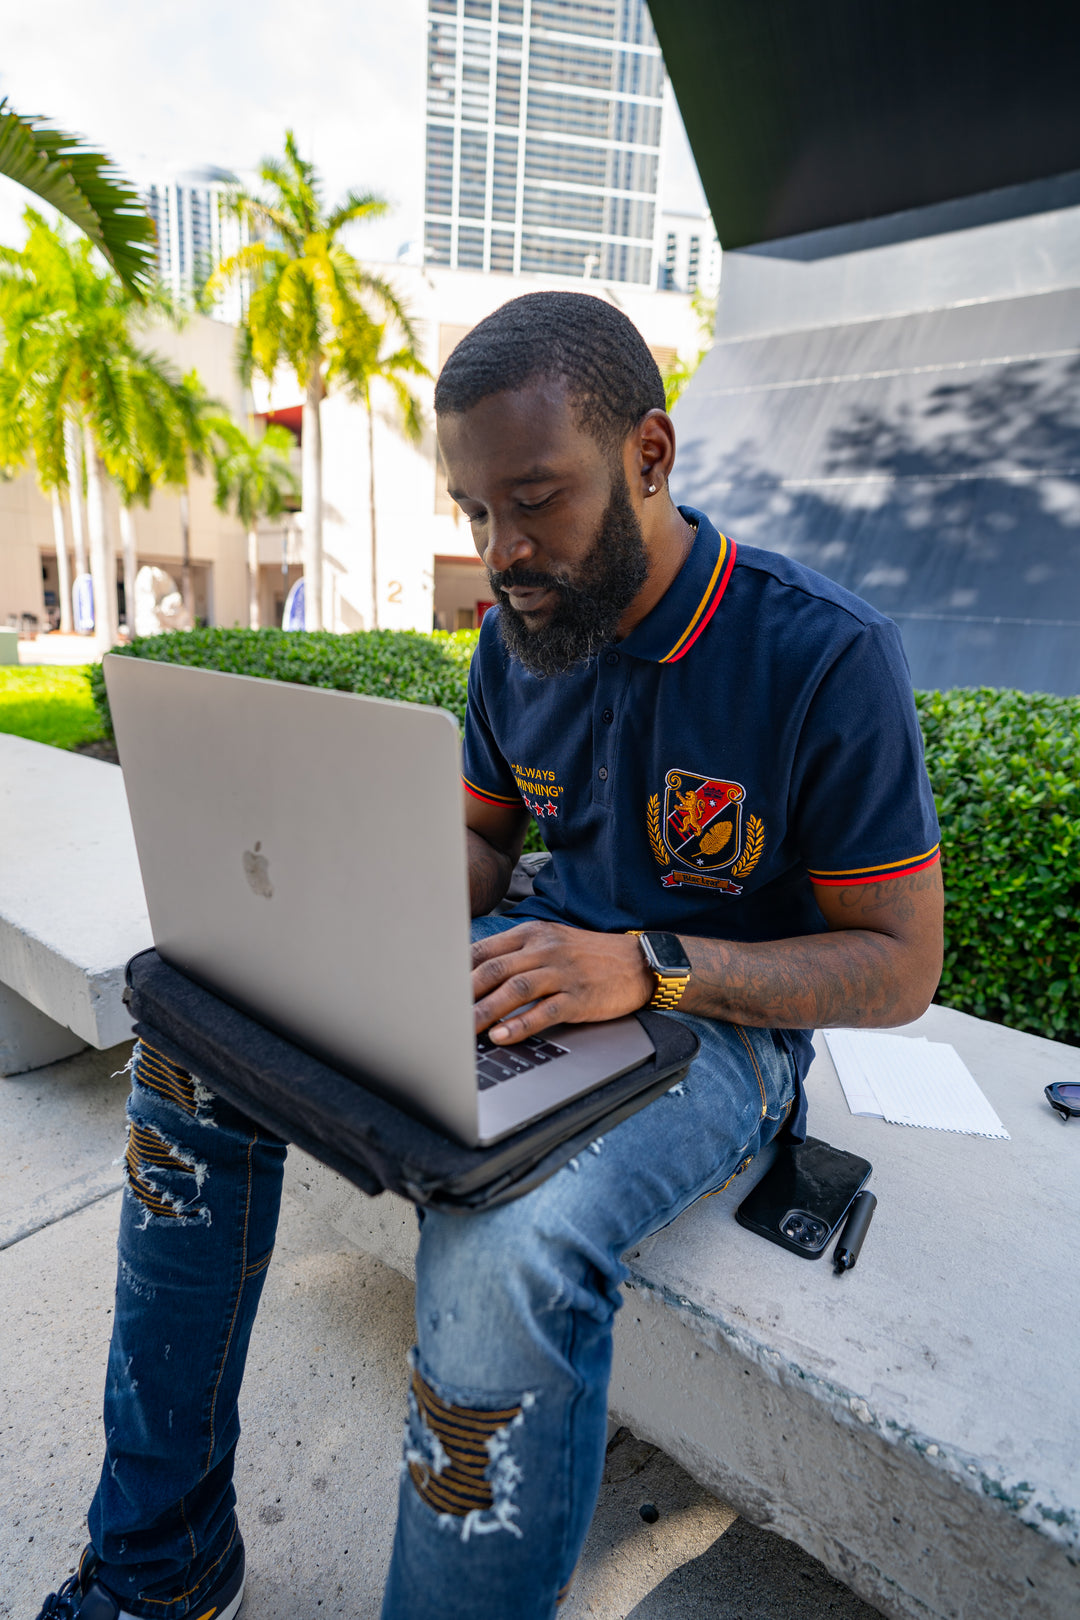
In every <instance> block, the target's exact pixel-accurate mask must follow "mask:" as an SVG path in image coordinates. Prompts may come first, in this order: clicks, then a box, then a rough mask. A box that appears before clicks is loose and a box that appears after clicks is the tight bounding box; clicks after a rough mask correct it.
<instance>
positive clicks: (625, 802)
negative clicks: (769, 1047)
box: [464, 507, 938, 1078]
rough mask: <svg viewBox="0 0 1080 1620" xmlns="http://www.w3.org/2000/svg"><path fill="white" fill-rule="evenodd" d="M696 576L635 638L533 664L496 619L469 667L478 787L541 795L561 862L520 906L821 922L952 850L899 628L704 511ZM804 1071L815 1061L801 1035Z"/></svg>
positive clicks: (613, 926)
mask: <svg viewBox="0 0 1080 1620" xmlns="http://www.w3.org/2000/svg"><path fill="white" fill-rule="evenodd" d="M681 510H682V512H683V515H684V517H686V518H687V519H688V520H689V521H690V522H691V523H693V522H696V523H697V526H698V528H697V536H696V538H695V541H694V544H693V546H692V548H691V551H690V554H689V556H688V558H687V560H686V562H685V563H684V564H683V566H682V568H681V570H680V572H679V574H678V575H677V577H676V579H675V580H674V582H673V583H672V585H671V586H670V588H669V589H668V591H667V592H666V594H665V595H664V596H663V597H662V598H661V600H660V601H659V602H658V603H657V604H656V606H655V607H654V608H653V610H652V611H651V613H649V614H648V615H647V617H646V618H644V619H643V620H642V621H641V623H640V624H638V625H637V626H635V628H634V629H633V630H632V631H631V632H630V634H629V635H628V636H627V637H626V638H625V639H624V640H622V641H619V642H615V643H613V644H612V645H611V646H608V647H605V648H604V649H602V651H601V652H600V653H599V654H598V655H597V656H596V657H595V658H593V659H591V660H590V661H589V662H588V663H587V664H581V665H578V666H576V667H575V668H573V669H571V670H569V671H568V672H567V673H566V674H564V675H555V676H546V677H539V676H535V675H531V674H529V673H528V671H527V670H525V669H524V668H523V667H522V665H521V664H520V663H519V662H518V660H516V659H514V658H512V657H511V656H510V655H509V653H508V652H507V651H506V649H505V647H504V646H503V643H502V638H501V637H500V635H499V633H498V624H497V610H493V611H491V612H489V613H488V614H486V615H485V618H484V623H483V626H482V628H481V632H480V640H479V645H478V647H477V650H476V654H475V656H474V658H473V662H472V667H471V669H470V673H469V706H468V713H467V715H466V721H465V747H464V776H465V786H466V789H467V790H468V792H469V793H471V794H473V795H475V796H476V797H477V798H480V799H483V800H486V801H488V802H490V803H494V804H497V805H509V806H514V807H520V806H524V808H525V809H526V810H528V812H529V814H530V815H532V816H534V817H535V818H536V820H537V822H538V823H539V827H540V833H541V836H542V838H543V841H544V843H545V845H546V846H547V848H548V849H549V850H550V852H551V856H552V859H551V862H550V863H549V864H548V865H547V866H546V867H544V868H543V869H542V871H541V872H540V874H539V876H538V877H537V880H536V892H535V894H534V895H533V896H532V897H531V898H530V899H527V900H524V901H522V903H521V904H520V905H519V906H518V908H517V911H516V913H515V915H517V916H519V917H521V918H522V919H523V920H524V919H525V918H530V917H542V918H549V919H551V920H553V921H556V922H563V923H569V924H571V925H573V926H575V927H578V928H588V929H595V930H597V931H599V932H603V933H617V932H621V931H623V930H625V929H628V928H662V929H669V930H671V931H672V932H673V933H676V934H684V935H689V936H693V935H698V936H704V937H707V938H715V939H730V940H771V939H787V938H791V937H792V936H795V935H803V934H815V933H820V932H822V931H823V930H824V929H825V926H826V924H825V919H824V917H823V916H822V914H821V911H820V910H819V909H818V906H817V903H816V901H815V898H814V888H815V885H820V886H823V887H827V886H830V885H832V886H839V885H847V884H859V883H879V882H882V881H883V880H885V879H888V878H893V877H900V876H903V875H905V874H907V873H910V872H916V871H918V870H919V869H920V868H921V867H924V866H928V865H930V864H931V863H932V862H933V861H936V860H937V858H938V827H937V818H936V816H935V812H934V800H933V795H932V793H931V791H930V784H929V782H928V780H927V776H926V769H925V766H924V764H923V752H922V738H921V735H920V732H919V726H918V721H917V719H916V715H915V704H914V700H913V697H912V691H911V677H910V674H909V671H908V666H907V660H906V658H905V656H904V651H903V647H902V645H901V642H900V636H899V632H898V631H897V629H896V626H895V625H894V624H893V623H892V622H891V620H889V619H887V618H885V617H884V616H883V615H882V614H880V613H878V612H877V611H876V610H875V609H874V608H872V607H870V606H869V605H868V604H867V603H866V602H863V601H861V600H860V599H859V598H858V597H857V596H853V595H851V593H850V592H848V591H845V590H843V589H841V587H840V586H838V585H834V584H833V583H832V581H831V580H828V579H825V578H824V576H823V575H821V574H816V573H814V572H813V571H812V570H811V569H809V568H804V567H803V566H802V565H801V564H800V563H797V562H794V561H792V560H791V559H790V558H788V557H782V556H779V555H778V554H776V553H774V552H769V551H760V550H757V549H754V548H752V547H749V546H739V547H738V548H736V545H735V543H734V541H732V540H730V539H728V538H727V537H726V536H724V535H721V534H719V533H718V532H717V530H716V529H715V528H714V527H713V525H712V524H711V523H710V522H709V520H708V518H706V517H705V516H704V515H703V514H702V513H700V512H696V511H694V510H693V509H691V508H689V507H683V508H681ZM784 1038H785V1039H786V1040H787V1041H788V1043H789V1045H790V1047H791V1049H792V1051H793V1053H794V1055H795V1057H796V1061H797V1064H798V1068H799V1073H800V1078H801V1076H802V1075H803V1074H805V1071H806V1069H807V1068H808V1066H809V1063H810V1059H811V1058H812V1056H813V1048H812V1046H811V1043H810V1038H809V1034H808V1032H806V1031H802V1030H798V1031H787V1032H784Z"/></svg>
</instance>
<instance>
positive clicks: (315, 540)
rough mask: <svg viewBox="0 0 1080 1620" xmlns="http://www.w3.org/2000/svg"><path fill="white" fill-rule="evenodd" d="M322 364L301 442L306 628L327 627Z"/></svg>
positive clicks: (314, 371) (311, 385)
mask: <svg viewBox="0 0 1080 1620" xmlns="http://www.w3.org/2000/svg"><path fill="white" fill-rule="evenodd" d="M320 371H321V366H320V364H319V363H316V364H314V365H313V366H312V368H311V378H310V381H309V382H308V385H307V392H306V395H305V398H304V419H303V433H302V444H301V474H302V479H301V491H302V494H301V498H302V501H303V509H304V629H305V630H321V629H322V627H323V612H322V605H323V604H322V599H323V536H322V522H323V511H322V505H323V501H322V422H321V420H320V417H319V407H320V404H321V403H322V377H321V375H320Z"/></svg>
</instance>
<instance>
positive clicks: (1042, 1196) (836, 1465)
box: [287, 1007, 1080, 1620]
mask: <svg viewBox="0 0 1080 1620" xmlns="http://www.w3.org/2000/svg"><path fill="white" fill-rule="evenodd" d="M902 1033H905V1034H907V1033H910V1034H912V1035H926V1036H928V1037H929V1038H930V1039H931V1040H941V1041H949V1042H951V1043H952V1044H953V1045H954V1046H955V1047H956V1049H957V1050H958V1052H959V1053H960V1054H961V1056H962V1057H963V1058H964V1060H965V1062H966V1063H967V1064H968V1067H969V1068H970V1069H971V1072H972V1073H973V1074H974V1076H975V1078H976V1079H977V1081H978V1082H979V1084H980V1085H981V1086H982V1088H983V1090H984V1091H985V1092H986V1094H987V1096H988V1097H989V1098H990V1100H991V1102H992V1103H993V1105H994V1107H995V1108H996V1109H997V1111H998V1113H999V1114H1000V1116H1001V1118H1002V1120H1003V1121H1004V1123H1005V1126H1006V1129H1007V1130H1008V1131H1009V1132H1010V1134H1011V1138H1012V1140H1011V1141H1009V1142H999V1141H989V1140H985V1139H981V1138H975V1137H965V1136H957V1135H953V1134H950V1133H947V1132H941V1131H928V1130H916V1129H910V1128H906V1127H903V1126H898V1125H888V1124H885V1123H884V1122H883V1121H880V1120H872V1119H862V1118H854V1117H853V1116H852V1115H851V1114H850V1113H849V1112H848V1108H847V1104H846V1102H845V1100H844V1097H843V1093H842V1092H841V1089H840V1085H839V1082H838V1080H837V1079H836V1075H835V1071H834V1070H833V1067H832V1064H831V1062H830V1060H829V1057H828V1054H827V1052H826V1051H825V1048H824V1044H823V1042H822V1041H821V1039H820V1037H819V1038H818V1041H817V1048H818V1053H819V1055H818V1057H817V1060H816V1062H815V1063H814V1065H813V1068H812V1070H811V1073H810V1077H809V1080H808V1089H809V1097H810V1121H811V1128H812V1130H813V1132H814V1134H815V1135H818V1136H822V1137H824V1138H825V1139H826V1140H827V1141H829V1142H833V1143H835V1144H836V1145H837V1146H840V1147H846V1148H849V1149H850V1150H852V1151H853V1152H857V1153H861V1154H863V1155H864V1156H865V1157H867V1158H869V1159H870V1160H871V1162H872V1163H873V1165H874V1174H873V1179H872V1186H873V1188H874V1190H875V1191H876V1193H877V1195H878V1199H879V1207H878V1211H877V1215H876V1217H875V1220H874V1223H873V1225H872V1227H871V1229H870V1233H869V1236H868V1238H867V1240H866V1244H865V1246H864V1249H863V1252H862V1256H861V1257H860V1260H859V1263H858V1266H857V1267H856V1269H855V1270H854V1271H853V1272H851V1273H850V1274H849V1275H847V1276H845V1277H842V1278H840V1277H836V1276H835V1275H834V1273H833V1272H832V1270H831V1268H830V1266H829V1263H828V1261H827V1260H821V1261H815V1262H808V1261H806V1260H803V1259H801V1258H799V1257H797V1256H795V1255H789V1254H788V1253H786V1252H785V1251H784V1250H782V1249H779V1248H777V1247H776V1246H775V1245H773V1244H769V1243H766V1242H764V1241H762V1240H761V1239H760V1238H757V1237H755V1236H754V1235H753V1234H751V1233H749V1232H746V1231H744V1230H743V1229H742V1228H741V1227H740V1226H738V1225H736V1223H735V1220H734V1216H733V1212H734V1208H735V1205H736V1204H737V1203H738V1202H739V1201H740V1200H741V1199H742V1198H743V1197H744V1196H745V1194H746V1193H747V1192H748V1191H749V1189H750V1186H751V1185H752V1184H753V1182H754V1180H755V1179H756V1177H757V1176H758V1175H759V1174H761V1173H763V1171H764V1169H765V1168H766V1165H767V1162H768V1159H767V1157H766V1156H764V1155H763V1157H762V1161H761V1162H760V1163H759V1164H758V1165H755V1166H752V1167H751V1169H750V1170H748V1171H747V1172H746V1173H745V1174H744V1175H743V1176H742V1177H739V1178H737V1179H736V1181H735V1182H734V1183H733V1184H732V1186H731V1187H730V1188H729V1190H728V1191H727V1192H726V1193H724V1194H720V1195H719V1196H717V1197H714V1198H710V1199H705V1200H702V1201H701V1202H700V1203H699V1204H697V1205H696V1206H695V1207H694V1208H692V1209H690V1210H688V1211H687V1212H686V1213H685V1214H684V1215H683V1216H681V1217H680V1219H679V1220H677V1221H675V1222H673V1224H672V1225H671V1226H669V1227H667V1228H666V1230H664V1231H662V1232H659V1233H657V1234H656V1235H655V1236H654V1237H652V1238H650V1239H648V1241H647V1242H645V1243H643V1244H642V1245H641V1246H640V1247H639V1248H638V1249H635V1250H634V1251H633V1252H632V1253H631V1254H630V1255H628V1256H627V1260H628V1263H629V1266H630V1273H631V1275H630V1280H629V1282H628V1284H627V1286H626V1298H625V1304H624V1307H623V1309H622V1311H621V1312H620V1313H619V1316H618V1318H617V1327H616V1334H615V1363H614V1371H613V1376H612V1384H611V1397H610V1414H611V1417H612V1419H613V1420H614V1421H616V1422H618V1423H622V1424H625V1425H626V1427H627V1428H629V1429H630V1430H631V1431H632V1432H633V1433H634V1434H636V1435H637V1436H639V1438H641V1439H644V1440H649V1441H651V1442H653V1444H655V1445H657V1446H659V1447H660V1448H661V1449H662V1450H663V1451H665V1452H666V1453H667V1454H668V1455H669V1456H671V1457H674V1458H675V1459H676V1460H677V1461H678V1462H680V1463H681V1464H682V1465H683V1467H684V1468H685V1469H686V1470H687V1471H688V1472H689V1473H690V1474H692V1475H693V1476H694V1477H695V1478H697V1479H698V1480H700V1481H701V1483H702V1484H704V1485H706V1486H708V1487H709V1488H710V1489H712V1490H713V1491H715V1493H716V1495H717V1496H719V1497H720V1498H721V1499H722V1500H723V1501H725V1502H727V1503H728V1504H729V1505H730V1506H732V1507H733V1508H736V1509H737V1510H738V1511H739V1512H740V1513H741V1514H743V1515H744V1516H745V1517H746V1518H747V1519H749V1520H751V1521H752V1522H753V1523H755V1524H759V1525H763V1526H765V1527H767V1528H771V1529H774V1530H778V1531H780V1532H781V1533H782V1534H783V1535H785V1536H787V1537H789V1538H790V1539H791V1540H793V1541H796V1542H798V1543H799V1545H800V1546H802V1547H805V1548H806V1550H807V1551H808V1552H810V1553H812V1554H813V1555H814V1557H816V1558H819V1559H820V1560H821V1561H822V1563H824V1564H825V1565H826V1567H827V1568H828V1569H829V1570H830V1571H831V1572H832V1573H833V1574H835V1575H836V1576H838V1577H839V1578H840V1579H841V1580H842V1581H844V1582H846V1584H847V1585H848V1586H850V1587H852V1588H853V1589H854V1590H855V1591H856V1592H858V1593H859V1594H860V1595H861V1596H862V1597H864V1598H866V1599H867V1601H868V1602H870V1603H873V1604H875V1605H876V1606H877V1608H879V1609H880V1610H881V1611H882V1612H883V1613H884V1614H886V1615H889V1616H893V1617H895V1620H916V1617H918V1620H929V1617H934V1620H938V1617H940V1620H946V1617H948V1620H958V1617H963V1620H1075V1617H1076V1615H1077V1614H1078V1613H1080V1468H1078V1463H1080V1380H1078V1378H1077V1360H1076V1345H1077V1329H1078V1325H1080V1309H1078V1304H1077V1288H1076V1283H1075V1275H1076V1255H1077V1253H1078V1252H1080V1197H1078V1193H1080V1122H1078V1123H1077V1124H1076V1125H1075V1126H1074V1127H1072V1128H1071V1129H1070V1128H1069V1127H1063V1125H1062V1124H1061V1122H1060V1120H1059V1119H1058V1118H1057V1116H1056V1115H1055V1114H1054V1113H1053V1112H1052V1111H1051V1109H1050V1108H1049V1106H1048V1104H1047V1103H1046V1101H1045V1098H1044V1097H1043V1094H1042V1088H1043V1086H1044V1085H1046V1084H1047V1083H1048V1082H1049V1081H1051V1080H1064V1079H1071V1080H1076V1081H1080V1050H1077V1049H1076V1048H1072V1047H1065V1046H1060V1045H1057V1044H1055V1043H1053V1042H1050V1041H1043V1040H1039V1039H1037V1038H1036V1037H1034V1036H1030V1035H1022V1034H1019V1033H1018V1032H1017V1031H1015V1030H1008V1029H1001V1028H999V1027H997V1026H995V1025H991V1024H986V1023H983V1022H981V1021H980V1020H978V1019H975V1018H969V1017H967V1016H966V1015H965V1014H963V1013H958V1012H952V1011H950V1010H948V1009H946V1008H943V1007H933V1008H931V1009H930V1011H929V1012H928V1013H927V1014H926V1015H925V1017H923V1018H921V1019H919V1021H918V1022H917V1023H915V1024H912V1025H909V1026H907V1028H906V1029H905V1030H904V1031H903V1032H902ZM287 1184H288V1187H289V1190H290V1192H291V1193H292V1194H293V1195H294V1196H295V1197H297V1198H299V1199H300V1200H301V1201H303V1202H305V1203H307V1204H308V1205H309V1206H310V1207H312V1208H313V1209H315V1210H317V1211H319V1212H320V1213H321V1214H322V1215H323V1216H324V1218H326V1219H327V1220H328V1221H329V1222H330V1224H331V1225H332V1226H333V1227H334V1228H335V1229H336V1230H337V1231H338V1232H339V1233H341V1234H342V1235H343V1236H345V1237H346V1238H348V1239H349V1240H350V1241H351V1242H353V1243H354V1244H355V1245H356V1246H357V1247H358V1248H360V1249H362V1250H364V1251H365V1252H366V1253H369V1254H373V1255H376V1256H378V1258H379V1259H381V1260H383V1261H384V1262H385V1263H386V1264H388V1265H390V1266H393V1267H395V1268H396V1269H398V1270H399V1271H402V1272H405V1273H406V1274H408V1275H411V1272H412V1265H413V1255H414V1251H415V1246H416V1217H415V1213H414V1211H413V1210H412V1209H411V1207H410V1206H409V1205H407V1204H404V1203H402V1202H401V1201H400V1200H397V1199H394V1198H391V1197H389V1196H388V1195H384V1196H383V1197H381V1198H378V1199H375V1200H368V1199H365V1198H363V1197H362V1196H361V1195H359V1194H357V1193H356V1192H355V1191H354V1190H353V1189H352V1188H351V1187H350V1186H349V1185H348V1184H347V1183H345V1182H343V1181H342V1180H341V1179H340V1178H339V1177H337V1176H335V1175H334V1174H333V1173H332V1172H331V1171H328V1170H326V1169H324V1168H323V1167H322V1166H321V1165H317V1164H315V1163H313V1161H311V1160H310V1159H306V1158H304V1157H303V1156H302V1155H293V1156H292V1162H291V1164H290V1168H289V1171H288V1183H287Z"/></svg>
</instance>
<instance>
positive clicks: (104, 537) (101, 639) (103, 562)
mask: <svg viewBox="0 0 1080 1620" xmlns="http://www.w3.org/2000/svg"><path fill="white" fill-rule="evenodd" d="M85 446H86V516H87V528H88V529H89V531H90V577H91V579H92V580H93V582H94V638H95V640H96V641H97V645H98V649H99V651H100V652H108V650H109V648H110V647H114V646H115V645H116V588H115V586H114V584H113V569H112V563H113V561H114V559H113V557H112V555H111V551H112V548H111V547H110V545H109V531H108V525H107V520H106V513H105V468H104V466H103V465H102V460H101V456H100V455H99V454H98V447H97V445H96V444H95V443H94V441H93V438H92V437H91V435H90V434H89V433H87V434H86V437H85Z"/></svg>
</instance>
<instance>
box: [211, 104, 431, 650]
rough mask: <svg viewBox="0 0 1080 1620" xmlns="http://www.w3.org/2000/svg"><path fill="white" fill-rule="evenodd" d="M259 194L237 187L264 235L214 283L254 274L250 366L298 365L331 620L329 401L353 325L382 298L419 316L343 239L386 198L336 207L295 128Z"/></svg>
mask: <svg viewBox="0 0 1080 1620" xmlns="http://www.w3.org/2000/svg"><path fill="white" fill-rule="evenodd" d="M259 176H260V179H261V181H262V186H263V191H262V193H261V194H260V195H254V194H252V193H250V192H245V191H237V192H235V193H234V194H233V198H232V206H233V208H234V210H235V212H236V213H237V215H238V216H239V218H240V219H241V221H242V222H244V223H245V224H246V225H247V227H248V230H249V232H250V234H251V236H252V238H255V239H254V240H252V241H251V242H250V243H249V244H248V245H247V246H246V247H242V248H241V249H240V250H239V252H237V253H235V254H233V255H232V257H231V258H229V259H227V260H226V261H225V263H224V264H222V265H221V266H220V267H219V268H218V270H217V271H216V272H215V274H214V275H213V276H211V277H210V280H209V282H208V283H207V292H208V294H209V295H210V296H213V295H214V294H215V293H216V292H218V291H219V290H220V289H221V288H222V287H224V286H225V285H226V284H228V283H229V282H231V281H233V280H237V279H247V280H249V281H250V283H251V294H250V298H249V300H248V308H247V313H246V316H245V323H244V327H243V328H242V333H241V342H242V347H241V371H242V374H243V375H244V377H245V380H248V379H249V378H250V376H251V373H252V372H253V371H258V372H259V373H260V374H261V375H262V376H264V377H266V378H267V379H268V380H272V379H273V376H274V373H275V372H276V371H277V369H278V367H279V366H280V365H288V366H291V367H292V369H293V371H294V372H295V374H296V380H297V382H298V383H299V385H300V388H301V390H302V391H303V395H304V413H303V432H302V482H303V512H304V586H305V588H304V619H305V624H306V626H307V628H308V629H309V630H318V629H321V628H322V622H323V614H322V598H323V586H322V562H323V545H322V425H321V420H320V414H319V412H320V407H321V405H322V402H323V399H324V398H325V396H326V391H327V386H328V384H329V383H330V382H331V381H332V375H333V372H334V371H335V369H340V370H342V371H344V369H345V368H344V367H343V366H342V365H341V361H342V359H343V354H344V345H345V343H346V341H347V335H348V334H353V335H355V334H356V333H357V332H358V331H359V330H361V329H362V328H364V327H365V326H366V325H368V324H371V323H372V321H373V319H374V317H373V315H372V313H371V311H372V309H373V308H374V309H375V310H376V311H377V312H378V313H379V314H380V315H381V316H382V317H383V318H386V317H392V318H393V320H394V321H396V323H397V325H398V327H400V329H401V332H402V334H403V335H404V338H405V341H406V342H407V343H409V344H413V343H415V333H414V331H413V328H412V324H411V322H410V320H409V318H408V316H407V314H406V312H405V310H404V308H403V307H402V305H401V303H400V302H399V301H398V298H397V295H396V294H395V292H394V290H393V288H392V287H391V286H390V285H389V283H388V282H386V281H384V280H383V279H382V278H381V277H379V276H374V275H372V274H371V273H370V272H369V271H367V270H365V269H364V268H363V266H362V265H361V264H360V263H359V262H358V261H357V260H356V259H355V258H354V257H353V255H352V254H351V253H350V252H349V251H348V249H347V248H346V247H345V246H344V244H343V242H342V241H341V234H342V232H343V231H344V229H345V227H346V226H347V225H350V224H352V223H353V222H354V221H356V220H361V219H374V218H377V217H378V216H379V215H380V214H383V213H385V212H386V208H387V204H386V203H385V202H384V201H383V200H382V199H381V198H380V197H376V196H373V195H371V194H369V193H360V192H356V191H350V192H348V193H347V194H346V196H345V197H344V198H343V199H342V201H341V202H340V203H339V204H338V206H337V207H336V208H333V209H331V210H330V211H329V212H327V210H326V209H325V208H324V206H323V200H322V188H321V183H320V180H319V176H318V174H317V172H316V170H315V167H314V165H313V164H311V163H308V162H306V161H305V160H304V159H303V158H302V157H301V156H300V152H299V149H298V147H297V144H296V137H295V135H294V134H293V132H292V130H288V131H286V135H285V155H284V158H280V159H279V158H266V159H264V160H263V163H262V165H261V166H260V169H259Z"/></svg>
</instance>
